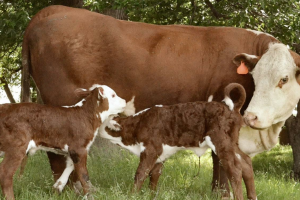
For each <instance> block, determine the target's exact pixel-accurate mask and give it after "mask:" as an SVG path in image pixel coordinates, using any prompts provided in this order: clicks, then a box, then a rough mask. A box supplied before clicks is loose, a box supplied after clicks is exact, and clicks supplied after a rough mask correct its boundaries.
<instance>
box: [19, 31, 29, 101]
mask: <svg viewBox="0 0 300 200" xmlns="http://www.w3.org/2000/svg"><path fill="white" fill-rule="evenodd" d="M22 66H23V69H22V79H21V90H22V92H21V102H30V68H31V59H30V50H29V44H28V27H27V29H26V31H25V34H24V38H23V44H22Z"/></svg>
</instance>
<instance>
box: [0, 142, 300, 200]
mask: <svg viewBox="0 0 300 200" xmlns="http://www.w3.org/2000/svg"><path fill="white" fill-rule="evenodd" d="M97 146H101V147H96V146H95V145H94V147H93V148H92V150H91V152H90V156H89V159H88V169H89V174H90V179H91V182H92V183H93V185H94V186H95V187H96V191H95V192H94V193H93V196H94V198H95V199H107V200H128V199H130V200H131V199H132V200H133V199H137V200H139V199H147V200H148V199H155V200H158V199H161V200H168V199H170V200H171V199H174V200H179V199H197V200H199V199H200V200H202V199H203V200H214V199H216V200H217V199H220V198H219V197H218V195H217V194H215V193H212V192H211V186H210V183H211V180H212V161H211V156H210V152H207V153H206V154H205V155H204V156H202V157H201V167H200V168H199V165H198V161H199V159H198V157H197V156H195V155H194V154H193V153H192V152H189V151H182V152H180V153H178V154H176V155H175V156H173V157H171V158H170V159H168V161H167V162H166V163H165V165H164V170H163V174H162V176H161V178H160V181H159V188H158V191H156V192H155V193H152V192H151V191H150V190H149V189H148V181H147V182H145V184H144V187H143V189H142V191H141V192H140V193H138V194H135V193H131V192H130V191H131V188H132V186H133V178H134V174H135V170H136V168H137V166H138V162H139V159H138V158H137V157H136V156H134V155H132V154H130V153H129V152H127V151H126V150H123V149H120V148H112V149H111V148H109V146H108V145H107V144H105V143H103V142H100V144H99V141H98V145H97ZM0 161H1V160H0ZM253 166H254V173H255V184H256V192H257V194H258V199H259V200H281V199H282V200H292V199H295V200H296V199H300V185H299V183H297V182H295V181H293V180H291V179H290V178H289V177H290V173H291V167H292V151H291V148H290V147H282V146H277V147H275V148H274V149H273V150H272V151H269V152H266V153H262V154H260V155H258V156H256V157H255V158H254V159H253ZM53 184H54V182H53V179H52V175H51V172H50V167H49V163H48V159H47V157H46V154H45V153H44V152H39V153H37V154H35V155H34V156H31V157H30V158H29V159H28V163H27V166H26V170H25V173H24V176H23V177H22V178H18V176H15V178H14V191H15V196H16V198H17V199H18V200H21V199H22V200H29V199H30V200H35V199H36V200H44V199H53V200H56V199H61V200H67V199H70V200H71V199H72V200H74V199H83V196H77V195H75V193H74V192H73V191H72V190H71V189H70V188H68V187H66V189H65V190H64V191H63V193H62V194H61V195H58V194H56V193H54V192H53V190H52V185H53ZM244 193H245V189H244ZM245 199H246V196H245Z"/></svg>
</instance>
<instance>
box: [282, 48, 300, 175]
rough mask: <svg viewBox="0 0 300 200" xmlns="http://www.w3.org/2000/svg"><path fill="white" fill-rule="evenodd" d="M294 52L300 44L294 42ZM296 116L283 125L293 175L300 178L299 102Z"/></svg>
mask: <svg viewBox="0 0 300 200" xmlns="http://www.w3.org/2000/svg"><path fill="white" fill-rule="evenodd" d="M293 47H294V48H295V51H296V53H298V54H300V44H294V45H293ZM297 111H298V113H297V116H296V117H294V116H293V115H292V116H291V117H290V118H289V119H288V120H287V121H286V123H285V126H286V128H287V132H288V134H289V138H290V144H291V146H292V149H293V158H294V164H293V177H294V179H295V180H298V181H299V180H300V102H299V103H298V105H297Z"/></svg>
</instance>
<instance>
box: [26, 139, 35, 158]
mask: <svg viewBox="0 0 300 200" xmlns="http://www.w3.org/2000/svg"><path fill="white" fill-rule="evenodd" d="M35 149H36V144H35V142H34V141H33V140H30V141H29V143H28V147H27V149H26V154H27V153H28V152H29V154H31V155H33V154H34V153H35V152H36V150H35Z"/></svg>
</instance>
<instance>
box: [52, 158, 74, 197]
mask: <svg viewBox="0 0 300 200" xmlns="http://www.w3.org/2000/svg"><path fill="white" fill-rule="evenodd" d="M66 165H67V166H66V168H65V170H64V172H63V173H62V175H61V177H60V178H59V179H57V181H56V182H55V184H54V185H53V187H54V188H55V189H56V190H57V191H58V192H62V190H63V189H64V187H65V185H66V184H67V182H68V180H69V176H70V174H71V173H72V172H73V170H74V163H73V161H72V159H71V158H70V157H69V156H68V157H67V161H66Z"/></svg>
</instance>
